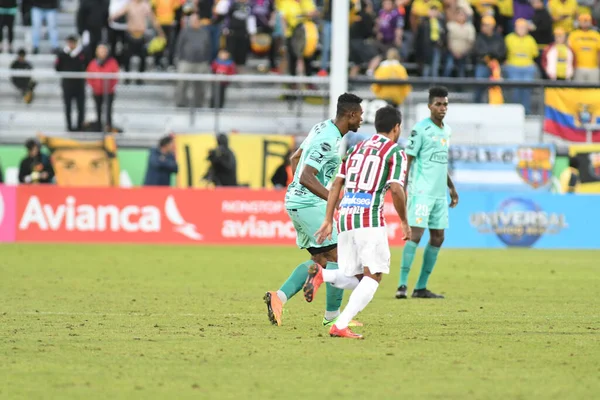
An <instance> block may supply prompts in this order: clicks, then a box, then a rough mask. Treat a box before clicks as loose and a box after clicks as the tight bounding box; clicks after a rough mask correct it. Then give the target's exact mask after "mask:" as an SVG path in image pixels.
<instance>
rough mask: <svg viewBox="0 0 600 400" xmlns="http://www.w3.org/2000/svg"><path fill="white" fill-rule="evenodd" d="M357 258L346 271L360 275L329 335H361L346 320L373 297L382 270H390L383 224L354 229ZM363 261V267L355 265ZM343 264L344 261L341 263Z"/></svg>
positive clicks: (385, 232)
mask: <svg viewBox="0 0 600 400" xmlns="http://www.w3.org/2000/svg"><path fill="white" fill-rule="evenodd" d="M355 246H356V248H357V254H358V262H357V263H353V264H352V263H351V264H349V265H348V269H347V270H344V272H345V273H346V274H352V273H354V274H356V275H359V274H360V273H362V279H361V280H360V283H359V284H358V285H357V286H356V289H354V291H353V292H352V294H351V295H350V298H349V299H348V304H347V305H346V307H345V308H344V311H342V313H341V315H340V316H339V318H338V319H337V321H336V323H335V325H333V326H332V327H331V330H330V331H329V333H330V335H331V336H341V337H349V338H355V339H362V336H361V335H356V334H354V333H353V332H350V331H349V330H348V323H349V322H350V321H351V320H352V318H354V317H355V316H356V315H357V314H358V313H359V312H361V311H362V310H364V309H365V307H366V306H367V305H368V304H369V303H370V302H371V300H373V297H374V296H375V292H376V291H377V288H378V287H379V283H380V282H381V276H382V274H389V273H390V248H389V244H388V238H387V231H386V228H385V227H382V228H363V229H357V230H356V231H355ZM357 265H359V266H360V265H365V267H364V268H360V267H358V268H356V266H357ZM343 268H346V265H344V266H343Z"/></svg>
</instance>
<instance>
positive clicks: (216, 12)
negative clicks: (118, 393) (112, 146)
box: [0, 0, 600, 130]
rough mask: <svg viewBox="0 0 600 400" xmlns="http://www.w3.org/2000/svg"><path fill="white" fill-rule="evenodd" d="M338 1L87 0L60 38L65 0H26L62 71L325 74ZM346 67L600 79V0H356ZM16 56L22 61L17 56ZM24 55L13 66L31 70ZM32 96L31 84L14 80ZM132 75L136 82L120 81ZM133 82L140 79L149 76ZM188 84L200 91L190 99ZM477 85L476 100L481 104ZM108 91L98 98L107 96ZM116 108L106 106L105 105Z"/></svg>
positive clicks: (108, 85) (200, 99) (398, 98)
mask: <svg viewBox="0 0 600 400" xmlns="http://www.w3.org/2000/svg"><path fill="white" fill-rule="evenodd" d="M331 2H332V0H150V1H148V0H110V1H109V0H81V1H80V4H79V10H78V12H77V15H76V20H75V26H76V29H77V35H74V36H72V37H70V38H69V40H68V41H67V45H66V46H65V47H64V48H60V47H59V43H58V39H57V37H58V35H57V33H56V13H57V10H58V0H22V2H21V12H22V14H23V18H22V19H23V23H24V24H31V25H32V32H33V34H32V37H33V52H34V53H37V52H39V40H40V35H41V33H40V32H41V31H40V29H41V27H42V24H43V23H44V22H45V23H46V26H47V29H48V32H49V38H50V42H51V45H52V47H53V48H54V49H55V52H56V54H57V64H56V65H57V66H56V68H57V70H59V71H91V72H117V71H119V70H124V71H131V68H132V64H131V60H132V59H133V58H138V59H139V62H138V70H139V71H140V72H144V71H146V70H147V65H146V64H147V59H148V58H150V59H151V60H152V61H153V62H152V68H153V69H154V70H156V71H162V70H169V69H171V70H177V71H178V72H181V73H192V74H193V73H215V74H225V75H232V74H236V73H244V72H246V71H249V70H250V69H249V66H248V60H249V58H250V57H252V58H257V57H258V58H263V59H264V60H265V61H266V62H268V67H265V68H264V69H265V71H264V72H267V71H268V72H270V73H278V74H279V73H282V74H283V73H287V74H291V75H297V74H300V73H302V74H304V75H313V74H318V75H320V76H326V75H327V74H328V71H329V66H330V56H331V46H332V43H334V42H335V32H333V31H332V25H331V19H332V10H331ZM348 12H349V21H350V25H349V27H348V29H349V32H350V44H349V46H350V49H349V50H350V51H349V58H350V60H349V61H350V66H351V68H350V76H357V75H359V74H367V75H370V76H375V77H376V78H380V79H389V78H400V79H401V78H404V77H406V76H408V71H407V69H406V66H407V65H409V64H410V65H411V66H415V68H412V69H411V70H410V71H411V73H413V74H416V75H420V76H424V77H432V78H435V77H438V76H445V77H453V76H456V77H467V76H474V77H476V78H481V79H490V78H492V77H499V76H503V77H504V78H506V79H510V80H524V81H528V80H533V79H535V78H543V79H553V80H571V79H572V80H574V81H577V82H587V83H591V84H594V83H600V33H598V27H597V26H598V23H599V22H600V1H599V0H412V1H411V0H351V1H350V2H349V10H348ZM16 13H17V2H16V0H0V39H1V38H2V32H3V30H4V28H5V27H6V28H7V29H6V31H7V33H8V43H9V46H8V50H9V51H12V38H13V34H12V32H13V25H14V21H15V18H14V17H15V15H16ZM17 61H18V62H17ZM24 62H25V55H24V54H23V52H21V53H20V54H19V58H18V59H17V60H16V62H15V64H14V67H15V68H20V69H27V68H30V67H31V66H30V65H27V64H24ZM14 83H15V86H16V87H17V88H18V89H19V90H20V91H22V92H23V95H24V97H25V96H26V95H27V96H28V97H27V98H25V100H26V101H31V98H32V93H33V86H34V83H33V82H31V81H27V80H21V81H16V80H15V81H14ZM124 83H125V84H127V83H130V82H127V81H126V82H124ZM135 83H137V84H143V83H144V82H143V81H142V80H137V81H136V82H135ZM88 84H89V85H90V86H91V87H92V88H93V92H94V101H95V103H96V109H97V114H98V121H97V122H96V124H97V125H96V128H98V129H100V130H102V129H105V128H106V129H109V130H110V129H112V120H111V116H112V113H111V111H110V110H111V109H112V102H113V99H114V90H115V89H114V88H115V85H116V81H115V82H111V81H108V82H100V81H95V80H93V79H91V80H88ZM226 88H227V85H226V84H225V83H223V84H221V85H219V86H218V87H216V89H215V88H213V90H212V92H213V93H212V96H211V100H210V105H211V106H213V107H222V106H223V105H224V102H225V99H226ZM84 89H85V82H84V81H83V80H73V79H72V80H67V79H65V80H63V92H64V101H65V110H66V114H67V125H68V126H67V128H68V129H70V130H81V129H83V127H82V124H83V120H82V117H81V116H79V117H78V119H77V122H73V121H71V117H70V110H71V104H72V103H75V105H76V107H77V109H78V110H79V111H80V113H82V110H83V109H84V108H85V107H84V102H85V98H84V97H85V96H84V94H83V92H84ZM188 89H191V90H192V92H193V93H192V96H191V97H192V98H191V99H189V98H188V93H187V91H188ZM372 89H373V92H374V93H375V95H376V97H379V98H382V99H385V100H387V101H390V102H391V103H394V104H401V103H402V102H403V101H404V99H405V98H406V96H407V95H408V93H409V92H410V87H409V86H398V87H393V86H392V87H390V86H381V85H374V86H373V87H372ZM205 92H206V88H205V84H203V83H200V82H197V83H194V84H193V85H190V84H187V83H186V82H184V81H182V82H180V83H179V85H178V86H177V90H176V95H175V103H176V105H177V106H189V105H193V106H197V107H201V106H203V105H204V104H203V103H204V99H205ZM485 94H486V91H484V90H477V91H476V93H475V97H474V101H475V102H482V101H485V97H484V96H485ZM100 100H101V101H100ZM513 101H514V102H518V103H521V104H523V106H524V107H525V110H526V112H527V113H529V112H530V109H531V90H530V89H515V90H514V91H513ZM107 110H108V111H107Z"/></svg>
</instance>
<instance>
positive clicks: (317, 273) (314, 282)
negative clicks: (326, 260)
mask: <svg viewBox="0 0 600 400" xmlns="http://www.w3.org/2000/svg"><path fill="white" fill-rule="evenodd" d="M322 284H323V268H322V267H321V266H320V265H319V264H317V263H315V264H313V265H311V266H310V267H308V278H306V283H305V284H304V298H305V299H306V301H307V302H309V303H310V302H311V301H313V300H314V299H315V296H316V294H317V290H319V287H320V286H321V285H322Z"/></svg>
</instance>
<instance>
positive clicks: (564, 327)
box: [0, 244, 600, 400]
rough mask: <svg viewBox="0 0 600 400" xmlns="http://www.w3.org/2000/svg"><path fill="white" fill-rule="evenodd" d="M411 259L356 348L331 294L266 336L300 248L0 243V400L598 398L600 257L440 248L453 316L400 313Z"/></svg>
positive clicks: (375, 306) (413, 308)
mask: <svg viewBox="0 0 600 400" xmlns="http://www.w3.org/2000/svg"><path fill="white" fill-rule="evenodd" d="M400 256H401V249H395V250H394V251H393V254H392V262H393V267H392V274H391V275H389V276H385V277H384V280H383V284H382V285H381V287H380V289H379V291H378V292H377V294H376V295H375V299H374V301H373V302H372V303H371V304H370V305H369V307H367V309H366V310H365V311H364V312H363V313H362V314H360V315H359V319H360V321H362V322H364V323H365V327H363V328H361V329H356V331H357V332H360V333H363V334H364V335H365V336H366V339H365V340H364V341H352V340H344V339H334V338H330V337H329V335H328V334H327V329H326V328H323V327H322V326H321V325H320V324H321V318H322V312H323V308H324V297H325V296H324V294H325V293H324V291H322V292H320V293H319V294H318V295H317V299H316V300H315V302H314V303H313V304H307V303H305V302H304V299H303V297H302V295H301V294H300V295H299V296H297V297H295V298H293V299H292V300H291V301H290V302H289V303H288V305H287V309H288V311H287V313H286V314H284V326H282V327H275V326H271V325H270V324H269V323H268V320H267V317H266V312H265V306H264V304H263V303H262V296H263V294H264V292H265V291H266V290H268V289H277V288H278V287H279V285H280V284H281V283H282V282H283V280H284V279H285V278H286V277H287V275H288V273H289V272H290V271H291V270H292V269H293V268H294V267H295V266H296V265H297V264H298V263H299V262H301V261H304V259H306V258H307V257H306V255H305V254H304V253H303V252H301V251H299V250H297V249H295V248H292V247H274V248H272V247H236V248H232V247H191V246H190V247H181V246H179V247H178V246H172V247H171V246H129V245H33V244H30V245H24V244H17V245H2V246H0V399H50V398H60V399H71V398H72V399H111V400H113V399H137V398H140V399H154V398H169V399H183V398H190V399H198V398H202V399H261V400H264V399H300V398H303V399H307V398H314V399H335V398H342V397H344V398H355V399H398V398H418V399H478V400H480V399H502V400H506V399H561V400H565V399H592V398H598V396H600V300H599V297H598V290H597V289H598V283H599V281H600V280H599V276H600V261H598V260H599V256H600V251H596V252H593V251H588V252H583V251H571V252H567V251H539V250H497V251H491V250H489V251H481V250H442V252H441V253H440V257H439V262H438V265H437V266H436V269H435V271H434V274H433V276H432V279H431V281H430V288H431V289H432V290H434V291H440V292H442V293H445V294H446V296H447V298H446V299H445V300H411V299H408V300H396V299H394V292H395V288H396V283H397V279H398V271H399V262H400ZM419 269H420V255H419V256H418V257H417V260H416V261H415V267H414V268H413V271H412V273H411V279H410V284H411V287H412V284H414V282H415V281H416V279H417V275H418V272H419ZM347 297H348V294H346V295H345V300H346V299H347Z"/></svg>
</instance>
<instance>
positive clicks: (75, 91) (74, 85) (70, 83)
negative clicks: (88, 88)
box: [55, 35, 87, 132]
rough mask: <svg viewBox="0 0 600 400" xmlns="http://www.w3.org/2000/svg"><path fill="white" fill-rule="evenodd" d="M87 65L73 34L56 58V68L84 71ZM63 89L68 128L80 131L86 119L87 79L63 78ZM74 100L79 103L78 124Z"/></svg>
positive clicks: (81, 49) (66, 70)
mask: <svg viewBox="0 0 600 400" xmlns="http://www.w3.org/2000/svg"><path fill="white" fill-rule="evenodd" d="M86 66H87V61H86V58H85V55H84V53H83V48H82V46H81V44H78V40H77V36H75V35H71V36H69V37H67V45H66V47H65V48H64V49H63V50H62V51H61V52H60V53H59V54H58V57H57V58H56V64H55V69H56V70H57V71H58V72H84V71H85V68H86ZM62 90H63V101H64V104H65V116H66V119H67V129H68V130H69V131H70V132H73V131H75V132H80V131H81V130H82V128H83V121H84V120H85V80H84V79H81V78H77V79H73V78H63V79H62ZM73 100H75V102H76V104H77V125H75V126H74V125H73V123H72V119H71V111H72V109H71V106H72V103H73Z"/></svg>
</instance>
